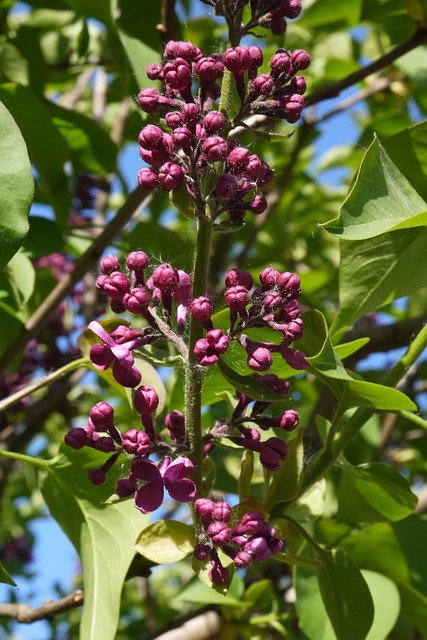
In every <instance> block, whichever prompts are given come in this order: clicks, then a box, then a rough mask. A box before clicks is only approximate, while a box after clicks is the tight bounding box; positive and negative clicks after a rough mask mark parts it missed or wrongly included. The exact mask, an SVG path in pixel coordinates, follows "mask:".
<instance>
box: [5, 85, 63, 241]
mask: <svg viewBox="0 0 427 640" xmlns="http://www.w3.org/2000/svg"><path fill="white" fill-rule="evenodd" d="M0 100H2V101H3V102H4V104H5V105H6V107H7V108H8V109H9V111H10V112H11V114H12V116H13V117H14V118H15V120H16V122H17V124H18V126H19V128H20V129H21V132H22V135H23V137H24V139H25V142H26V144H27V146H28V154H29V156H30V160H31V162H32V163H33V164H34V165H35V167H36V169H37V171H38V173H39V174H40V179H41V183H42V186H43V189H44V190H46V194H47V196H48V198H49V200H50V203H51V204H52V205H53V207H54V208H55V212H56V215H57V220H58V223H59V224H60V225H61V227H65V222H66V220H67V218H68V213H69V205H70V201H71V196H70V193H69V190H68V184H67V178H66V175H65V173H64V163H65V162H66V161H67V160H69V159H70V153H69V149H68V147H67V144H66V142H65V140H64V138H63V137H62V136H61V135H60V133H59V132H58V129H57V128H56V127H55V125H54V124H53V122H52V118H51V115H50V112H49V109H48V108H47V106H46V104H45V103H44V101H43V100H41V99H40V98H39V97H38V96H37V95H36V94H35V93H34V92H33V91H32V90H31V89H29V88H28V87H23V86H20V85H14V84H4V85H2V86H1V87H0ZM35 122H37V126H34V123H35ZM47 140H48V141H49V153H47V152H46V141H47ZM20 148H23V147H22V144H21V147H20ZM15 152H16V151H15ZM12 157H13V155H12ZM3 158H5V159H7V162H8V166H10V158H11V155H10V153H9V154H7V155H6V154H3ZM20 158H21V162H23V159H24V158H26V153H25V147H24V151H23V152H22V153H20ZM23 166H26V164H24V165H23ZM24 175H28V169H26V171H25V173H24ZM26 184H29V180H28V178H26ZM27 194H30V196H28V195H27V196H26V199H25V202H28V197H30V198H31V196H32V191H31V192H30V187H29V186H28V187H27ZM27 230H28V227H26V231H27ZM21 233H22V232H21Z"/></svg>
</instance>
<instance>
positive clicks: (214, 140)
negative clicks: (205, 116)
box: [202, 136, 228, 162]
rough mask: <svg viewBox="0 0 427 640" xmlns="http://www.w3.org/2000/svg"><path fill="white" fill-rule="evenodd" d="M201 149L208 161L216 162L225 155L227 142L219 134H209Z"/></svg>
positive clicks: (223, 158)
mask: <svg viewBox="0 0 427 640" xmlns="http://www.w3.org/2000/svg"><path fill="white" fill-rule="evenodd" d="M202 149H203V153H204V154H205V156H206V158H207V160H208V161H209V162H217V161H218V160H225V158H226V157H227V153H228V143H227V141H226V140H224V138H221V136H210V137H209V138H206V140H205V141H204V143H203V146H202Z"/></svg>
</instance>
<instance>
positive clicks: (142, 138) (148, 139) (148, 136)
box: [138, 124, 164, 149]
mask: <svg viewBox="0 0 427 640" xmlns="http://www.w3.org/2000/svg"><path fill="white" fill-rule="evenodd" d="M163 136H164V132H163V131H162V130H161V129H160V127H158V126H156V125H155V124H148V125H147V126H146V127H144V128H143V129H142V130H141V131H140V134H139V136H138V142H139V144H140V145H141V146H143V147H144V148H145V149H155V148H156V147H158V145H159V144H160V143H161V142H162V140H163Z"/></svg>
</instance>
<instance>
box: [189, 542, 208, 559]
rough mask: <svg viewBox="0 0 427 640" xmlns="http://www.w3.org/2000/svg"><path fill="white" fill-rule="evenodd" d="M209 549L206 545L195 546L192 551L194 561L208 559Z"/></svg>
mask: <svg viewBox="0 0 427 640" xmlns="http://www.w3.org/2000/svg"><path fill="white" fill-rule="evenodd" d="M210 552H211V547H210V546H209V545H208V544H196V546H195V547H194V551H193V556H194V557H195V558H196V560H206V558H209V555H210Z"/></svg>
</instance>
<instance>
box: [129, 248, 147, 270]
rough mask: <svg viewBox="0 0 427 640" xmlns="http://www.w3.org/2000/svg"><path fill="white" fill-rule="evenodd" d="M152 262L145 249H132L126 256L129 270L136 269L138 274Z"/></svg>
mask: <svg viewBox="0 0 427 640" xmlns="http://www.w3.org/2000/svg"><path fill="white" fill-rule="evenodd" d="M149 262H150V259H149V257H148V256H147V254H146V253H145V252H144V251H132V252H131V253H129V255H128V257H127V258H126V266H127V268H128V269H129V271H134V272H135V273H136V274H139V273H141V272H142V271H144V269H145V268H146V267H148V264H149Z"/></svg>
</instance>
